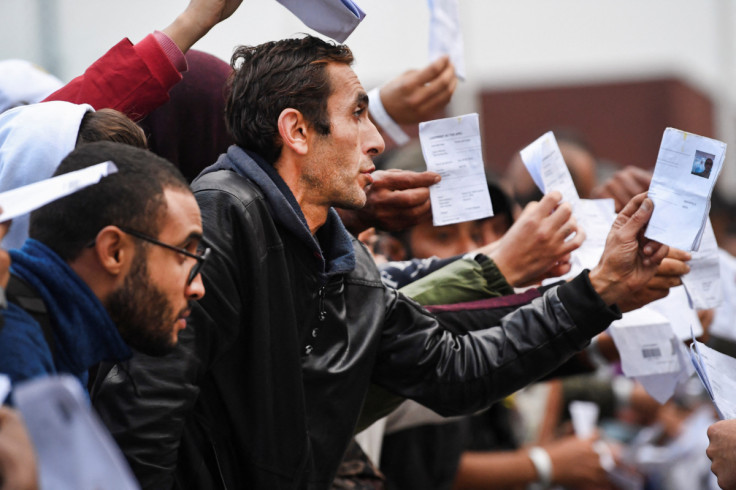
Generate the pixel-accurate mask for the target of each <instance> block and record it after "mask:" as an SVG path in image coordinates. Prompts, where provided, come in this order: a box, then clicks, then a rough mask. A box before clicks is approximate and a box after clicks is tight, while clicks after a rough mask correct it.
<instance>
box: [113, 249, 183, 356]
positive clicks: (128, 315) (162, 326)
mask: <svg viewBox="0 0 736 490" xmlns="http://www.w3.org/2000/svg"><path fill="white" fill-rule="evenodd" d="M145 256H146V254H145V250H144V249H143V247H140V248H139V249H138V250H136V256H135V259H134V261H133V264H132V265H131V268H130V272H129V273H128V276H127V277H126V278H125V281H124V282H123V286H122V287H121V288H118V289H117V290H116V291H113V292H112V294H110V297H109V298H108V303H107V311H108V313H109V314H110V318H112V321H113V322H115V324H116V325H117V327H118V331H119V332H120V336H121V337H122V338H123V340H124V341H125V342H126V343H127V344H128V345H129V346H131V347H133V348H134V349H136V350H138V351H140V352H142V353H144V354H147V355H150V356H163V355H165V354H167V353H169V352H171V351H172V350H173V349H174V346H175V345H176V342H175V341H172V332H173V330H174V324H173V322H174V320H175V319H174V312H173V309H172V308H171V305H169V303H168V301H167V300H166V296H165V295H164V294H163V293H162V292H161V291H160V290H159V289H158V288H156V287H155V286H153V285H152V284H151V280H150V278H149V276H148V265H147V258H144V257H145Z"/></svg>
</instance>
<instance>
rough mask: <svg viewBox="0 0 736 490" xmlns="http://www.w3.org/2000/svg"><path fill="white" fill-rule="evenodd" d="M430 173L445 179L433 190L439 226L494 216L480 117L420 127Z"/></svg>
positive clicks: (460, 118) (435, 122)
mask: <svg viewBox="0 0 736 490" xmlns="http://www.w3.org/2000/svg"><path fill="white" fill-rule="evenodd" d="M419 141H420V142H421V144H422V154H423V155H424V161H425V162H426V163H427V170H431V171H433V172H437V173H438V174H440V175H441V176H442V180H441V181H440V182H438V183H437V184H435V185H433V186H431V187H430V188H429V198H430V201H431V203H432V220H433V223H434V225H435V226H443V225H451V224H453V223H460V222H462V221H471V220H476V219H481V218H487V217H488V216H493V208H492V207H491V195H490V194H489V193H488V184H487V183H486V173H485V170H484V168H483V155H482V153H481V144H480V125H479V123H478V114H467V115H465V116H458V117H448V118H445V119H437V120H434V121H426V122H423V123H420V124H419Z"/></svg>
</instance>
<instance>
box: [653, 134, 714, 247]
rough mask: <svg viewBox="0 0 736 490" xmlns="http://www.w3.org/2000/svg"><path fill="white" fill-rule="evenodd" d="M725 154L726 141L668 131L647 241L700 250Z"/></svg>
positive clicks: (657, 173)
mask: <svg viewBox="0 0 736 490" xmlns="http://www.w3.org/2000/svg"><path fill="white" fill-rule="evenodd" d="M725 154H726V144H725V143H723V142H722V141H718V140H714V139H710V138H706V137H703V136H698V135H696V134H691V133H686V132H684V131H680V130H678V129H673V128H667V129H666V130H665V132H664V136H663V137H662V145H661V146H660V147H659V154H658V155H657V164H656V165H655V167H654V174H653V175H652V183H651V184H650V186H649V192H648V196H649V197H650V198H651V199H652V201H654V213H653V214H652V218H651V220H650V221H649V225H648V226H647V229H646V233H645V236H646V237H647V238H649V239H652V240H656V241H658V242H660V243H664V244H666V245H669V246H671V247H675V248H679V249H681V250H686V251H688V252H690V251H693V250H697V249H698V248H699V246H700V239H701V237H702V233H703V230H704V228H705V222H706V219H707V217H708V211H710V197H711V194H712V193H713V186H714V185H715V182H716V179H717V178H718V174H719V173H720V172H721V167H722V166H723V159H724V157H725Z"/></svg>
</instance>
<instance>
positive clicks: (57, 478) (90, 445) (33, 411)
mask: <svg viewBox="0 0 736 490" xmlns="http://www.w3.org/2000/svg"><path fill="white" fill-rule="evenodd" d="M13 399H14V401H15V403H16V406H17V408H18V410H19V411H20V412H21V414H22V415H23V419H24V420H25V422H26V426H27V428H28V433H29V434H30V436H31V441H32V442H33V445H34V447H35V449H36V456H37V460H38V470H39V478H40V483H41V484H40V487H41V488H53V489H55V490H67V489H68V490H135V489H138V488H140V487H139V486H138V483H137V482H136V480H135V478H134V477H133V474H132V472H131V471H130V468H129V467H128V465H127V463H126V462H125V458H124V457H123V455H122V453H121V452H120V449H118V447H117V445H116V444H115V442H114V441H113V440H112V437H111V436H110V434H109V432H108V431H107V429H106V428H105V427H104V426H103V425H102V423H101V422H100V421H99V420H98V419H97V417H96V416H95V414H94V413H93V412H92V410H91V409H90V406H89V400H88V399H87V398H86V395H85V394H84V392H83V389H82V386H81V385H80V384H79V381H78V380H77V379H76V378H74V377H72V376H69V375H64V376H48V377H44V378H38V379H34V380H31V381H26V382H24V383H21V384H18V385H17V386H16V387H15V390H14V391H13Z"/></svg>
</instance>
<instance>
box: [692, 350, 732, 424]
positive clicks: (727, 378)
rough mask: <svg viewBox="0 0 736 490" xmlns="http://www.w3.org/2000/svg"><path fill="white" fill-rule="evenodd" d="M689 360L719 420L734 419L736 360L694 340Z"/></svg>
mask: <svg viewBox="0 0 736 490" xmlns="http://www.w3.org/2000/svg"><path fill="white" fill-rule="evenodd" d="M690 359H691V361H692V363H693V366H695V372H696V373H698V377H699V378H700V381H701V382H702V383H703V386H704V387H705V390H706V391H707V392H708V395H710V399H711V400H713V405H715V407H716V411H717V412H718V416H719V417H720V418H721V419H734V418H736V359H734V358H733V357H730V356H727V355H726V354H722V353H720V352H718V351H716V350H713V349H711V348H710V347H708V346H707V345H704V344H701V343H700V342H698V341H697V340H695V336H693V343H692V344H691V345H690Z"/></svg>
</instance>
